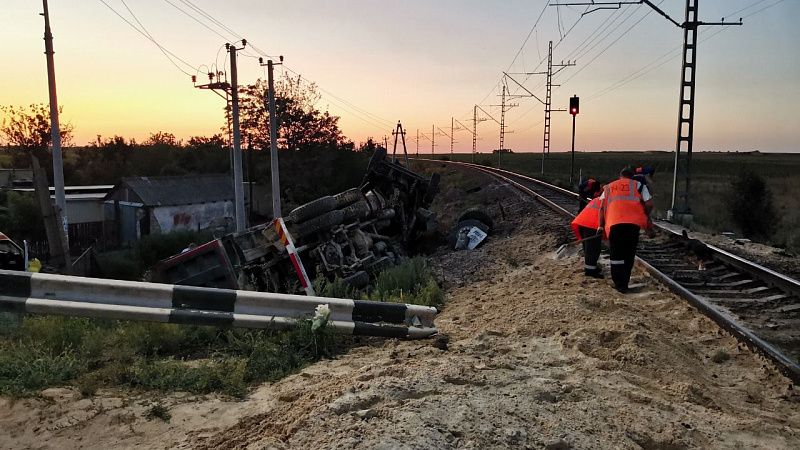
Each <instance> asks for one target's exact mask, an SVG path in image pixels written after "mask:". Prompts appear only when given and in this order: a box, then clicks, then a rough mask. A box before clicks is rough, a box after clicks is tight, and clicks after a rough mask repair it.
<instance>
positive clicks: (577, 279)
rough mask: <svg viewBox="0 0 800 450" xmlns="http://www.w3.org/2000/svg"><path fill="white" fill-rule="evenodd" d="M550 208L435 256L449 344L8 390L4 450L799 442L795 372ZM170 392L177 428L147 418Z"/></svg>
mask: <svg viewBox="0 0 800 450" xmlns="http://www.w3.org/2000/svg"><path fill="white" fill-rule="evenodd" d="M508 201H509V202H512V201H513V202H518V201H519V200H518V199H514V198H509V199H508ZM537 210H538V207H537V206H536V205H529V212H530V214H529V215H527V216H525V217H521V218H518V219H515V220H508V221H507V222H506V223H503V224H501V226H500V230H499V231H498V233H497V234H496V235H494V236H492V238H491V239H490V240H489V241H488V242H487V244H486V245H485V246H483V247H480V248H479V249H477V250H475V251H473V252H460V253H440V254H438V255H437V256H435V258H434V259H435V260H436V264H437V266H438V267H439V270H440V271H441V273H440V275H441V277H442V278H443V280H444V284H445V287H446V289H447V297H448V304H447V305H446V307H445V308H444V310H443V312H442V313H441V314H440V315H439V316H438V317H437V319H436V323H437V325H438V326H439V328H440V330H441V332H442V335H441V336H440V337H438V338H436V339H431V340H426V341H400V340H381V339H365V340H364V341H363V342H362V344H361V345H359V346H356V347H354V348H353V349H352V350H351V351H349V352H348V353H347V354H345V355H342V356H340V357H339V358H337V359H335V360H326V361H322V362H320V363H317V364H315V365H313V366H310V367H308V368H306V369H304V370H303V371H301V372H300V373H298V374H295V375H292V376H290V377H288V378H285V379H283V380H281V381H279V382H276V383H271V384H265V385H262V386H260V387H258V388H256V389H255V390H254V391H253V392H252V394H251V395H250V396H248V397H247V398H246V399H245V400H243V401H230V400H226V399H223V398H219V397H217V396H205V397H192V396H186V395H167V396H164V397H161V398H159V397H157V396H156V395H155V394H146V395H135V396H126V395H123V393H119V392H101V393H100V394H99V395H97V396H95V397H93V398H91V399H80V398H79V396H78V394H77V393H75V392H74V391H72V390H70V389H65V388H63V389H50V390H47V391H45V392H43V393H42V395H41V396H40V397H39V398H32V399H22V400H17V401H12V400H9V399H0V430H3V431H2V433H0V448H76V447H82V448H120V447H133V446H137V447H142V448H175V447H178V448H208V449H211V448H248V449H261V448H277V449H290V448H292V449H293V448H359V449H360V448H377V449H395V448H399V449H406V448H407V449H416V448H475V449H478V448H546V449H568V448H601V449H603V448H608V449H611V448H623V449H628V448H630V449H636V448H645V449H684V448H748V449H750V448H762V449H782V448H786V449H790V448H800V395H798V393H797V391H795V390H793V389H792V387H791V385H790V382H789V381H788V380H787V379H786V378H784V377H783V376H782V375H780V374H779V373H777V372H776V371H775V370H774V369H773V368H772V367H771V366H769V364H768V363H766V362H765V361H764V360H763V359H762V358H760V357H758V356H757V355H755V354H753V353H752V352H750V351H749V350H748V349H746V348H744V347H742V346H739V345H737V342H736V341H735V339H733V338H732V337H730V336H729V335H727V334H726V333H724V332H722V331H721V330H720V329H719V328H718V327H717V326H716V325H715V324H714V323H713V322H711V321H710V320H708V319H706V318H705V317H704V316H702V315H701V314H700V313H698V312H697V311H696V310H694V309H693V308H691V307H689V306H688V305H687V304H686V303H685V302H684V301H683V300H682V299H680V298H678V297H676V296H674V295H672V294H671V293H669V292H667V291H666V289H665V288H663V287H662V286H661V285H659V284H658V283H657V282H655V281H654V280H652V279H650V278H649V277H648V276H647V275H646V274H645V273H644V272H641V271H640V272H637V273H636V274H635V276H634V282H635V283H639V284H640V285H641V286H640V287H639V288H638V289H636V290H635V292H634V293H631V294H628V295H625V296H623V295H621V294H618V293H617V292H616V291H614V290H613V289H612V288H611V286H610V284H609V282H608V281H607V280H600V281H597V280H590V279H585V278H584V277H583V275H582V270H581V269H580V267H581V265H580V260H579V259H578V258H579V257H578V256H573V257H571V258H567V259H563V260H557V259H556V258H555V257H554V254H553V249H554V248H555V247H556V245H557V243H558V242H559V240H560V239H563V226H561V225H560V224H558V223H556V222H553V221H552V219H545V218H541V217H538V214H537ZM719 351H724V352H725V353H726V354H727V355H729V356H730V359H729V360H727V361H724V362H721V363H715V362H713V361H712V355H714V354H715V353H717V352H719ZM156 399H157V400H160V401H161V402H162V403H163V404H164V405H165V406H167V407H168V408H169V410H170V414H171V416H172V419H171V420H170V422H169V423H166V422H163V421H161V420H158V419H155V420H148V419H146V418H145V412H146V411H147V409H148V408H149V403H150V402H151V401H154V400H156Z"/></svg>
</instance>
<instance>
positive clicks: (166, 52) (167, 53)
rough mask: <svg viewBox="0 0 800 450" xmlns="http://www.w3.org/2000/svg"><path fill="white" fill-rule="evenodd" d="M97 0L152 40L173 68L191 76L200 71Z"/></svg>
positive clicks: (107, 5)
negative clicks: (192, 71)
mask: <svg viewBox="0 0 800 450" xmlns="http://www.w3.org/2000/svg"><path fill="white" fill-rule="evenodd" d="M99 1H100V3H102V4H103V5H105V6H106V8H108V9H109V10H111V12H113V13H114V14H116V15H117V17H119V18H120V19H122V20H123V21H124V22H125V23H127V24H128V26H130V27H131V28H133V29H134V30H136V32H137V33H139V34H141V35H142V36H144V37H145V39H147V40H148V41H150V42H152V43H153V44H154V45H155V46H156V47H158V49H159V50H161V52H162V53H164V56H166V58H167V60H168V61H169V62H170V63H171V64H172V65H173V66H175V68H177V69H178V70H180V71H181V72H183V73H184V74H185V75H188V76H191V75H197V73H198V72H199V71H200V68H199V67H197V66H194V65H192V64H190V63H188V62H187V61H186V60H185V59H183V58H181V57H180V56H178V55H176V54H175V53H173V52H172V51H170V50H169V49H167V48H166V47H164V46H163V45H161V43H159V42H158V41H157V40H156V39H155V38H153V37H152V36H151V35H150V34H149V33H147V31H146V30H142V29H139V27H137V26H136V25H134V24H133V23H132V22H131V21H130V20H128V19H127V18H125V16H123V15H122V14H120V13H119V12H118V11H117V10H116V9H114V8H113V7H112V6H111V5H109V4H108V3H106V1H105V0H99ZM123 4H124V2H123ZM126 8H127V5H126ZM128 11H130V8H128ZM131 15H133V13H131ZM134 19H135V20H136V21H137V22H139V20H138V19H136V16H134ZM139 23H141V22H139ZM173 58H174V59H173ZM175 60H178V61H179V62H181V63H182V64H184V65H185V66H186V67H188V68H190V69H191V70H194V71H195V73H194V74H192V73H190V72H187V71H186V70H185V69H184V68H182V67H181V66H179V65H178V64H177V63H176V62H175Z"/></svg>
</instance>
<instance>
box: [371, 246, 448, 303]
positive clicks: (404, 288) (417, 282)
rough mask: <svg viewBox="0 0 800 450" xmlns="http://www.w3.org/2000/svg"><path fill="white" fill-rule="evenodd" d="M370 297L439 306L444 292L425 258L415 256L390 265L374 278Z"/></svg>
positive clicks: (442, 301) (442, 300)
mask: <svg viewBox="0 0 800 450" xmlns="http://www.w3.org/2000/svg"><path fill="white" fill-rule="evenodd" d="M370 297H371V298H372V299H374V300H380V301H391V302H400V303H413V304H416V305H424V306H434V307H435V306H440V305H441V304H442V303H444V294H443V293H442V290H441V289H440V288H439V284H438V283H437V282H436V279H435V278H434V277H433V273H432V272H431V269H430V266H428V262H427V261H426V260H425V258H421V257H416V258H412V259H409V260H408V261H406V262H404V263H403V264H400V265H397V266H394V267H390V268H388V269H386V270H384V271H383V272H381V273H380V274H378V278H377V279H376V280H375V289H374V290H373V291H372V294H371V295H370Z"/></svg>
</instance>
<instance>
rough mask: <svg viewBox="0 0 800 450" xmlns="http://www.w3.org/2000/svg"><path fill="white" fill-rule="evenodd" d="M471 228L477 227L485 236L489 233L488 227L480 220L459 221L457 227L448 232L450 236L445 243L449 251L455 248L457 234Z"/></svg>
mask: <svg viewBox="0 0 800 450" xmlns="http://www.w3.org/2000/svg"><path fill="white" fill-rule="evenodd" d="M472 227H477V228H478V229H480V230H481V231H483V232H484V233H487V234H488V233H489V226H488V225H486V224H485V223H483V222H481V221H480V220H475V219H467V220H463V221H460V222H458V225H456V226H455V228H453V230H452V231H451V232H450V235H449V236H448V238H447V243H448V244H449V245H450V249H451V250H452V249H454V248H455V246H456V242H457V241H458V233H459V232H460V231H461V230H463V229H465V228H468V229H472Z"/></svg>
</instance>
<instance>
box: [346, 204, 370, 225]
mask: <svg viewBox="0 0 800 450" xmlns="http://www.w3.org/2000/svg"><path fill="white" fill-rule="evenodd" d="M342 212H344V221H345V222H351V221H353V220H359V219H363V218H365V217H367V216H368V215H369V213H370V212H371V210H370V209H369V203H367V201H366V200H359V201H357V202H355V203H353V204H352V205H350V206H348V207H346V208H344V209H343V210H342Z"/></svg>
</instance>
